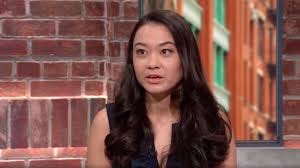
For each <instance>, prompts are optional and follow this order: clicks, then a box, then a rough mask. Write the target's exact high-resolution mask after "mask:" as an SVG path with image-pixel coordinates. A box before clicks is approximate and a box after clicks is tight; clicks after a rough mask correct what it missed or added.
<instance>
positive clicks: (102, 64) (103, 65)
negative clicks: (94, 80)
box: [99, 62, 107, 76]
mask: <svg viewBox="0 0 300 168" xmlns="http://www.w3.org/2000/svg"><path fill="white" fill-rule="evenodd" d="M106 67H107V64H106V63H105V62H100V63H99V75H100V76H105V69H106Z"/></svg>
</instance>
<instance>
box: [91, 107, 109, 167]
mask: <svg viewBox="0 0 300 168" xmlns="http://www.w3.org/2000/svg"><path fill="white" fill-rule="evenodd" d="M108 134H109V121H108V117H107V111H106V109H105V108H104V109H103V110H101V111H99V112H98V113H97V114H96V116H95V117H94V119H93V122H92V125H91V128H90V131H89V136H88V144H87V146H88V147H87V167H88V168H98V167H99V168H100V167H110V164H109V160H108V159H107V157H106V156H105V152H104V151H105V143H104V140H105V137H106V136H107V135H108Z"/></svg>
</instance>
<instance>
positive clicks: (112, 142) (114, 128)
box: [105, 10, 232, 168]
mask: <svg viewBox="0 0 300 168" xmlns="http://www.w3.org/2000/svg"><path fill="white" fill-rule="evenodd" d="M149 23H155V24H161V25H164V26H165V27H166V28H167V29H168V30H169V31H170V33H171V34H172V36H173V39H174V41H175V45H176V48H177V51H178V55H179V57H180V61H181V67H182V79H181V81H180V83H179V84H178V85H177V88H175V89H174V91H173V92H172V93H171V101H172V102H173V103H174V102H176V104H177V108H178V109H179V113H180V114H179V122H178V126H177V127H176V129H175V133H174V139H173V140H172V145H171V146H170V150H169V152H168V153H167V154H166V155H170V154H174V155H175V156H176V159H177V160H178V161H179V162H180V164H181V166H182V167H193V168H199V167H201V168H213V167H219V166H220V164H221V163H222V162H223V161H224V160H225V159H226V156H227V154H228V149H229V143H230V140H231V136H232V135H231V129H230V123H229V122H228V121H227V119H224V117H223V116H226V117H227V115H226V112H225V110H224V109H223V108H222V107H221V106H220V105H219V104H218V103H217V101H216V100H215V98H214V96H213V94H212V92H211V91H210V89H209V87H208V85H207V83H206V80H205V78H204V74H203V70H202V66H201V62H200V57H199V51H198V47H197V43H196V40H195V38H194V35H193V33H192V32H191V31H190V28H189V26H188V24H187V23H186V21H185V20H184V18H183V17H181V16H180V15H178V14H176V13H175V12H172V11H166V10H158V11H154V12H151V13H149V14H147V15H145V16H143V17H142V18H141V19H140V20H139V21H138V23H137V24H136V26H135V27H134V29H133V31H132V34H131V36H130V39H129V43H128V50H127V61H126V65H125V68H124V72H123V75H122V77H121V79H120V82H119V84H118V85H117V88H116V93H115V103H114V108H113V120H112V121H111V131H110V133H109V134H108V135H107V136H106V138H105V145H106V150H105V154H106V156H107V157H108V158H109V159H110V161H111V164H112V166H113V167H130V160H131V158H132V157H134V156H135V155H136V154H138V153H139V152H140V150H141V144H142V142H143V140H144V139H145V138H146V137H152V140H153V133H152V131H151V122H150V120H149V118H148V117H147V111H146V106H145V90H144V88H143V87H142V86H141V85H140V84H139V83H138V81H137V79H136V76H135V72H134V67H133V58H132V57H133V41H134V38H135V35H136V32H137V31H138V30H139V29H140V28H141V27H142V26H144V25H146V24H149ZM221 113H224V114H225V115H221ZM164 158H166V156H165V157H164Z"/></svg>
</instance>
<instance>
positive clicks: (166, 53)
mask: <svg viewBox="0 0 300 168" xmlns="http://www.w3.org/2000/svg"><path fill="white" fill-rule="evenodd" d="M172 52H173V51H172V50H170V49H162V50H161V52H160V53H161V54H162V55H169V54H171V53H172Z"/></svg>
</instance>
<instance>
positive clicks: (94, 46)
mask: <svg viewBox="0 0 300 168" xmlns="http://www.w3.org/2000/svg"><path fill="white" fill-rule="evenodd" d="M85 46H86V49H85V50H86V55H87V56H104V55H105V54H104V50H105V44H104V41H100V40H87V41H86V42H85Z"/></svg>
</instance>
